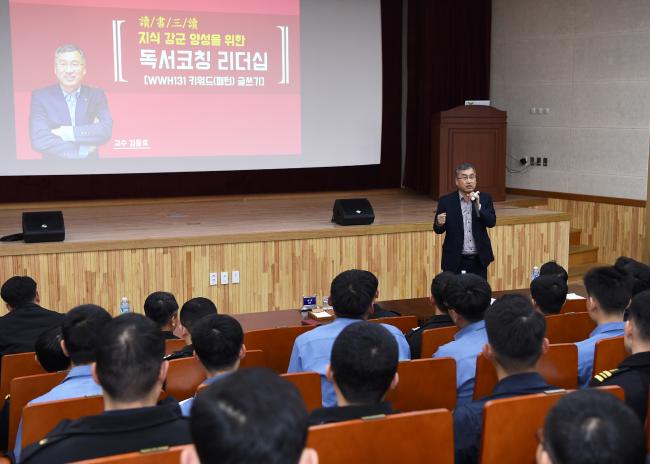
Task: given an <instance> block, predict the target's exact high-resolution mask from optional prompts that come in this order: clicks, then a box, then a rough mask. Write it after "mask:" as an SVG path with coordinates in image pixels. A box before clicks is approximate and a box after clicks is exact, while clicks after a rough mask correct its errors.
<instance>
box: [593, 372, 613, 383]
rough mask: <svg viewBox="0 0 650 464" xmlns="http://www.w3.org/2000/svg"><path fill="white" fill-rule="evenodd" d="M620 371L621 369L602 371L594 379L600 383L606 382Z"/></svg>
mask: <svg viewBox="0 0 650 464" xmlns="http://www.w3.org/2000/svg"><path fill="white" fill-rule="evenodd" d="M618 371H619V369H610V370H606V371H602V372H599V373H598V374H596V375H594V378H595V379H596V380H598V381H599V382H604V381H605V380H607V379H609V378H610V377H611V376H613V375H614V374H616V373H617V372H618Z"/></svg>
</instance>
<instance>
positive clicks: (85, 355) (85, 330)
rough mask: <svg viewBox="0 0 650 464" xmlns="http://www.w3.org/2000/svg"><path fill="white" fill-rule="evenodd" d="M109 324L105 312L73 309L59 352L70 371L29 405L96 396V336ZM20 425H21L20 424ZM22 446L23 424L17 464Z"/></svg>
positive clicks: (96, 308)
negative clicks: (93, 367) (93, 369)
mask: <svg viewBox="0 0 650 464" xmlns="http://www.w3.org/2000/svg"><path fill="white" fill-rule="evenodd" d="M110 321H111V315H110V314H109V313H108V311H106V310H105V309H104V308H102V307H100V306H97V305H92V304H85V305H81V306H77V307H76V308H72V309H71V310H70V311H69V312H68V313H67V314H66V315H65V316H64V318H63V325H62V328H61V333H62V337H63V340H62V341H61V348H62V349H63V352H64V353H65V354H66V355H67V356H68V357H69V358H70V362H71V366H72V367H71V369H70V371H69V372H68V375H66V377H65V379H63V381H62V382H61V383H60V384H59V385H57V386H56V387H54V388H53V389H52V390H50V391H49V392H47V393H46V394H44V395H41V396H39V397H38V398H35V399H33V400H32V401H30V402H29V404H37V403H44V402H46V401H55V400H65V399H68V398H80V397H84V396H97V395H101V394H102V389H101V387H100V386H99V385H97V383H96V382H95V380H94V379H93V375H92V367H91V364H92V363H93V362H95V360H96V348H97V334H98V333H99V332H100V331H101V330H102V329H103V328H104V327H105V326H106V325H107V324H108V323H109V322H110ZM21 422H22V421H21ZM26 444H27V443H22V423H21V424H20V425H19V426H18V435H17V436H16V446H15V448H14V455H15V457H16V460H17V461H18V459H19V457H20V449H21V448H22V446H23V445H26Z"/></svg>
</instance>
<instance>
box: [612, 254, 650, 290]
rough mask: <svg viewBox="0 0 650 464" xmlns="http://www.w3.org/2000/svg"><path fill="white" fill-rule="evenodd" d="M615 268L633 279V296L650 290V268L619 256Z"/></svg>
mask: <svg viewBox="0 0 650 464" xmlns="http://www.w3.org/2000/svg"><path fill="white" fill-rule="evenodd" d="M614 267H615V268H616V269H618V270H622V271H625V272H627V273H628V274H630V276H631V279H632V295H636V294H637V293H640V292H643V291H644V290H650V266H648V265H647V264H644V263H641V262H639V261H636V260H634V259H632V258H628V257H627V256H619V257H618V259H617V260H616V262H615V263H614Z"/></svg>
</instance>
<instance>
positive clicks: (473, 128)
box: [431, 105, 507, 201]
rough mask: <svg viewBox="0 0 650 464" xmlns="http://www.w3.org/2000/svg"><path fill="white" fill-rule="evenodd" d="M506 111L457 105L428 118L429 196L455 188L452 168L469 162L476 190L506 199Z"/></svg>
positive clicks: (445, 192)
mask: <svg viewBox="0 0 650 464" xmlns="http://www.w3.org/2000/svg"><path fill="white" fill-rule="evenodd" d="M506 123H507V113H506V112H505V111H501V110H498V109H496V108H493V107H491V106H480V105H470V106H457V107H456V108H452V109H450V110H447V111H441V112H440V113H437V114H435V115H434V116H433V118H432V120H431V197H433V198H434V199H436V200H437V199H438V198H440V197H441V196H442V195H445V194H447V193H449V192H451V191H453V190H455V189H456V184H455V179H454V173H453V169H454V168H455V167H456V166H458V165H459V164H461V163H471V164H473V165H474V166H475V167H476V171H477V173H478V190H479V191H486V192H489V193H490V194H491V195H492V198H493V199H494V201H504V200H505V199H506Z"/></svg>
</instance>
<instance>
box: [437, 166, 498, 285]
mask: <svg viewBox="0 0 650 464" xmlns="http://www.w3.org/2000/svg"><path fill="white" fill-rule="evenodd" d="M454 175H455V177H456V187H457V189H458V190H457V191H455V192H452V193H449V194H447V195H445V196H443V197H441V198H440V200H439V201H438V208H437V209H436V212H435V217H434V221H433V230H434V231H435V232H436V234H442V233H445V232H446V235H445V242H444V244H443V245H442V270H443V271H451V272H455V273H460V272H461V271H466V272H469V273H473V274H478V275H480V276H481V277H483V278H484V279H486V280H487V267H488V266H489V265H490V263H491V262H492V261H494V255H493V254H492V243H491V242H490V237H489V236H488V233H487V228H488V227H494V225H495V224H496V222H497V217H496V214H495V213H494V205H493V204H492V197H491V196H490V194H488V193H485V192H483V193H481V192H479V191H478V190H476V170H475V169H474V166H472V165H471V164H469V163H463V164H461V165H460V166H458V167H457V168H456V169H455V170H454Z"/></svg>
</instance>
